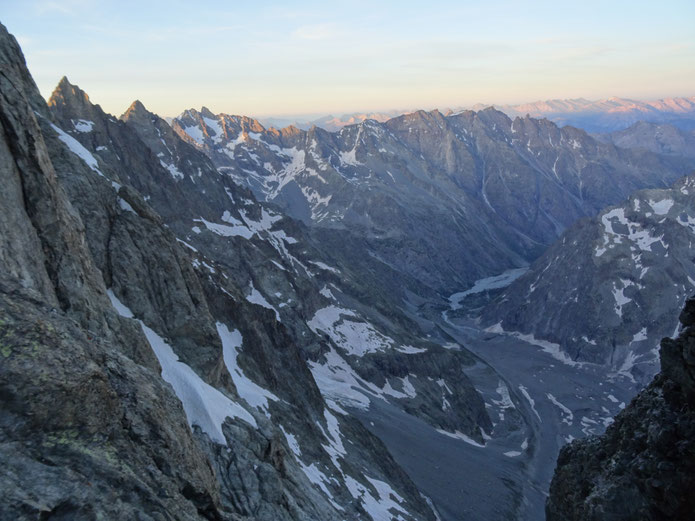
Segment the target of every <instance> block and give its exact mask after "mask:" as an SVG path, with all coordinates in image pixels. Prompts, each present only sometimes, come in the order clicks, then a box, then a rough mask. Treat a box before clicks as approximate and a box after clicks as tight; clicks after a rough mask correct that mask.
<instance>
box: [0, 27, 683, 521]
mask: <svg viewBox="0 0 695 521" xmlns="http://www.w3.org/2000/svg"><path fill="white" fill-rule="evenodd" d="M0 64H1V65H2V66H3V74H2V75H0V92H1V93H2V97H1V98H0V122H1V123H2V129H3V132H2V134H0V159H2V163H1V168H0V181H1V182H2V184H3V186H4V190H3V192H2V193H1V194H0V207H1V208H2V218H1V219H0V246H1V248H0V266H1V267H2V268H3V269H2V270H0V354H2V358H1V359H0V395H1V396H3V403H2V405H1V406H0V486H1V487H2V488H3V490H5V491H6V501H5V502H4V504H3V505H0V518H1V519H23V518H27V519H37V518H38V519H46V520H51V519H55V520H60V519H75V520H79V521H82V520H85V521H86V520H91V519H93V518H105V519H117V518H123V519H146V521H150V520H152V521H154V520H159V519H175V520H181V521H184V520H186V521H188V520H199V521H205V520H207V521H222V520H231V521H271V520H276V519H281V520H283V521H284V520H287V521H326V520H330V519H345V520H347V521H353V520H360V521H362V520H365V521H369V520H372V521H393V520H396V521H436V520H441V521H459V520H462V519H463V520H467V521H503V520H517V521H537V520H540V519H543V518H544V515H545V511H546V504H547V500H548V497H549V491H550V487H551V480H552V479H553V475H554V470H555V467H556V462H557V461H558V455H559V454H560V453H561V452H560V451H561V449H562V448H563V447H564V446H566V445H568V444H571V442H572V441H573V440H580V439H586V438H587V437H590V436H592V435H600V434H602V433H603V432H604V431H605V430H606V429H607V428H608V427H609V426H610V425H611V424H612V423H613V422H614V421H616V420H614V418H615V417H616V416H618V418H619V420H618V421H622V420H620V418H625V417H628V418H629V417H630V414H634V413H632V412H630V411H629V408H630V407H631V406H630V405H629V404H630V402H631V401H632V400H633V398H634V397H635V396H636V395H637V394H638V393H639V392H640V390H642V389H643V388H644V387H645V386H646V385H648V384H649V382H650V381H651V380H652V378H653V377H654V376H655V375H656V374H657V372H658V370H659V361H660V358H659V353H660V352H659V342H660V341H661V339H662V338H663V337H670V338H676V337H677V336H678V334H679V333H681V332H682V330H683V328H682V327H681V325H680V324H682V323H683V324H684V322H683V320H684V319H683V317H681V319H680V322H679V319H678V316H679V312H680V309H681V308H682V307H683V305H684V303H685V302H686V299H687V298H688V297H689V295H690V294H691V293H692V292H693V290H695V268H694V267H693V266H694V265H693V259H694V258H695V251H694V248H695V246H694V245H693V244H694V242H695V241H693V239H694V238H695V214H694V213H693V208H695V204H694V198H695V177H693V170H694V169H695V154H693V153H691V152H692V150H691V147H692V137H691V136H690V134H688V133H687V132H685V131H676V130H674V129H672V128H668V127H665V126H664V124H660V125H656V124H644V125H639V127H638V128H631V129H628V130H626V131H621V133H617V134H611V135H602V136H595V135H592V134H590V133H589V132H587V131H585V130H582V129H580V128H574V127H570V126H565V127H560V126H559V125H557V124H555V123H553V122H552V121H549V120H548V119H535V118H532V117H529V116H528V115H525V116H521V115H517V116H515V117H513V118H511V117H509V116H508V115H507V114H505V113H504V112H502V111H498V110H496V109H494V108H492V107H487V108H482V109H481V110H477V111H471V110H466V111H461V112H457V113H445V114H443V113H440V112H439V111H438V110H432V111H422V110H420V111H416V112H413V113H408V114H400V115H398V114H395V115H394V117H391V118H388V117H381V116H379V117H378V121H377V120H375V119H370V118H366V117H365V118H361V117H357V118H356V120H355V121H354V122H352V121H351V122H349V124H341V123H340V122H339V121H334V122H332V123H331V124H332V125H335V126H336V128H335V131H334V132H328V131H326V130H324V129H321V128H318V127H316V126H314V127H311V128H308V129H306V130H303V129H299V128H296V127H292V126H289V127H286V128H283V129H276V128H272V127H270V128H266V127H265V126H263V125H262V124H261V123H260V121H258V120H256V119H254V118H249V117H246V116H239V115H231V114H225V113H218V114H215V113H213V112H212V111H210V110H208V109H207V108H205V107H202V108H201V109H200V110H196V109H188V110H185V111H184V112H182V113H181V114H180V115H179V116H178V117H176V118H173V119H171V120H169V121H168V120H165V119H164V118H162V117H160V116H159V115H157V114H155V113H154V112H151V111H150V110H148V109H147V108H146V107H145V105H144V104H143V103H141V102H140V101H138V100H136V101H133V102H132V103H131V105H130V106H129V107H128V109H127V110H126V111H125V112H124V113H123V114H122V115H121V116H120V117H116V116H114V115H112V114H109V113H108V112H106V111H104V110H103V109H102V108H101V106H100V105H98V104H96V103H95V102H93V101H92V100H91V99H90V97H89V95H88V94H87V93H86V92H85V91H83V90H82V89H81V88H80V87H78V86H77V85H74V84H72V83H71V82H70V81H69V80H68V78H67V77H63V78H62V79H61V80H60V82H59V83H58V85H57V87H56V88H55V89H54V91H53V93H52V94H51V96H50V97H49V98H48V100H47V101H46V100H44V98H43V97H42V95H41V93H40V92H39V90H38V88H37V86H36V83H35V82H34V80H33V78H32V76H31V74H30V73H29V71H28V69H27V68H26V62H25V60H24V56H23V54H22V51H21V49H20V47H19V44H18V42H17V40H16V39H15V38H14V37H13V36H12V35H10V34H9V33H8V32H7V30H6V29H5V28H4V26H0ZM649 106H651V105H649ZM541 108H542V107H541ZM539 110H540V109H539ZM587 110H588V109H587ZM645 110H646V109H645ZM664 110H665V109H664ZM688 110H689V109H688ZM686 112H687V110H686ZM674 128H675V127H674ZM686 319H687V317H686ZM686 322H687V320H686ZM669 342H671V344H669ZM673 342H676V340H671V341H669V340H666V342H665V344H664V345H666V346H669V345H671V346H672V347H673V345H675V344H673ZM678 345H680V344H678ZM687 353H689V352H686V355H683V356H682V357H681V358H683V360H686V362H683V363H684V364H686V367H687V363H689V362H687V361H688V360H690V358H688V357H689V356H690V354H687ZM667 354H668V351H667ZM663 356H664V355H663V350H662V352H661V357H662V360H663ZM671 356H672V358H674V359H677V361H678V362H680V360H681V358H679V356H680V354H679V353H676V354H672V355H671ZM671 367H672V368H673V367H675V369H673V372H674V374H675V376H673V378H675V380H679V379H680V380H682V381H685V382H686V384H687V378H685V377H683V371H680V366H679V365H678V363H675V362H673V361H671ZM685 373H687V371H685ZM659 378H660V377H657V382H661V380H658V379H659ZM680 380H679V381H680ZM650 385H655V384H650ZM659 385H661V384H659ZM684 385H685V384H684ZM670 389H671V387H668V389H667V390H670ZM655 392H657V394H658V391H655ZM669 392H670V391H669ZM638 401H639V399H638ZM625 409H628V413H622V414H621V411H623V410H625ZM589 439H590V441H589V443H594V441H591V440H595V439H598V438H589ZM583 443H585V442H580V443H574V444H571V445H570V447H571V448H572V447H582V446H583V445H582V444H583ZM563 453H564V451H563ZM565 463H566V462H565ZM655 465H656V464H655ZM570 473H571V472H570ZM560 486H562V483H561V485H560ZM140 513H142V515H143V516H146V517H138V516H140Z"/></svg>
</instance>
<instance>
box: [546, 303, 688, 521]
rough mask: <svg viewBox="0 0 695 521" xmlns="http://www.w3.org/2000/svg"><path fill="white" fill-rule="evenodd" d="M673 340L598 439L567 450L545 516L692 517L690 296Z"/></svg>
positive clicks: (587, 520)
mask: <svg viewBox="0 0 695 521" xmlns="http://www.w3.org/2000/svg"><path fill="white" fill-rule="evenodd" d="M680 321H681V324H682V326H683V328H682V330H681V332H680V335H679V336H678V338H676V339H671V338H665V339H663V340H662V342H661V373H659V374H658V375H657V376H656V377H655V378H654V380H653V381H652V383H651V384H650V385H649V386H648V387H647V388H646V389H644V390H643V391H642V392H641V393H640V394H639V395H638V396H637V397H636V398H635V399H634V400H633V401H632V403H630V405H629V406H628V407H626V408H625V410H624V411H622V412H621V413H620V414H619V415H618V416H617V417H616V419H615V422H614V423H613V424H612V425H611V426H610V427H609V428H608V429H607V430H606V433H605V434H604V435H602V436H594V437H590V438H587V439H584V440H580V441H575V442H574V443H571V444H570V445H567V446H566V447H564V449H563V450H562V452H561V453H560V456H559V457H558V463H557V469H556V470H555V475H554V477H553V481H552V483H551V486H550V496H549V498H548V502H547V504H546V515H547V520H548V521H573V520H582V521H593V520H595V521H599V520H601V521H619V520H620V521H622V520H625V521H628V520H636V519H639V520H643V521H649V520H662V519H672V520H676V519H694V518H695V496H694V495H693V494H692V491H693V489H694V488H695V327H694V326H695V298H690V299H689V300H688V301H687V302H686V305H685V308H684V310H683V312H682V313H681V315H680Z"/></svg>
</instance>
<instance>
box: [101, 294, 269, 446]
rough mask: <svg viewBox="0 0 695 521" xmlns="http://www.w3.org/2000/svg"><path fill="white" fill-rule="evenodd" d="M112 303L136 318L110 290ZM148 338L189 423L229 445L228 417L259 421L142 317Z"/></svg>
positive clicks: (211, 437) (128, 315)
mask: <svg viewBox="0 0 695 521" xmlns="http://www.w3.org/2000/svg"><path fill="white" fill-rule="evenodd" d="M107 293H108V296H109V299H110V300H111V304H112V305H113V307H114V308H115V309H116V311H118V313H119V314H120V315H122V316H124V317H128V318H133V313H132V311H130V309H128V307H127V306H125V305H124V304H123V303H122V302H121V301H120V300H119V299H118V298H117V297H116V295H115V294H114V293H113V291H112V290H111V289H109V290H108V291H107ZM138 322H139V323H140V327H142V330H143V332H144V333H145V337H146V338H147V341H148V342H149V344H150V346H151V347H152V350H153V351H154V354H155V356H156V357H157V360H158V361H159V365H160V366H161V367H162V379H163V380H164V381H166V382H168V383H169V384H171V386H172V387H173V388H174V393H175V394H176V396H177V397H178V399H179V400H180V401H181V404H182V405H183V410H184V412H185V413H186V418H187V419H188V423H189V425H191V426H193V425H197V426H198V427H200V428H201V429H202V430H203V432H205V433H206V434H207V435H208V436H209V437H210V439H211V440H212V441H214V442H216V443H219V444H221V445H226V444H227V440H226V439H225V437H224V433H223V432H222V425H223V424H224V421H225V419H226V418H228V417H232V418H239V419H241V420H244V421H246V422H247V423H249V424H250V425H252V426H253V427H257V424H256V420H255V419H254V418H253V416H251V415H250V414H249V413H248V411H246V409H244V408H243V407H241V406H240V405H239V404H237V403H234V402H233V401H232V400H230V399H229V398H227V397H226V396H225V395H224V394H222V393H221V392H220V391H218V390H217V389H215V388H214V387H212V386H211V385H210V384H208V383H207V382H205V381H204V380H203V379H202V378H200V376H198V374H197V373H196V372H195V371H194V370H193V369H191V367H189V366H188V365H187V364H185V363H183V362H181V361H180V360H179V357H178V356H177V355H176V353H174V350H173V349H172V348H171V346H170V345H169V344H167V343H166V342H165V341H164V339H163V338H162V337H160V336H159V335H158V334H157V333H155V332H154V331H153V330H152V329H150V328H149V327H147V326H146V325H145V324H144V322H142V320H138Z"/></svg>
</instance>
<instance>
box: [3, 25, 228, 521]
mask: <svg viewBox="0 0 695 521" xmlns="http://www.w3.org/2000/svg"><path fill="white" fill-rule="evenodd" d="M0 62H2V64H3V75H2V79H0V81H1V82H2V83H1V84H0V91H1V92H2V98H1V100H2V102H1V103H0V121H1V122H2V131H3V132H2V135H1V136H0V151H2V154H3V158H2V165H3V166H2V175H3V179H2V181H3V186H4V189H3V191H2V193H3V196H5V194H7V195H8V196H11V197H9V198H8V199H7V200H5V201H3V212H2V216H3V219H2V223H3V224H2V226H3V229H2V234H1V235H2V238H3V248H2V252H3V255H2V264H3V269H2V271H1V275H0V278H1V281H0V299H1V303H0V339H1V340H0V343H1V344H2V347H1V348H0V351H1V353H2V358H1V359H0V395H2V397H3V398H2V406H1V407H0V426H1V428H0V443H1V445H0V447H1V448H0V460H1V462H2V470H1V471H0V472H1V474H0V480H2V489H3V495H4V500H3V502H2V506H1V507H0V517H2V518H3V519H21V518H31V517H35V518H47V517H51V516H55V517H56V518H58V517H61V516H62V518H66V519H67V518H70V519H93V518H94V517H99V516H103V517H119V518H123V519H134V518H136V516H138V515H139V514H138V513H139V512H143V511H147V512H148V513H149V514H150V517H149V518H150V519H157V518H158V517H161V516H164V515H169V516H171V517H172V518H175V519H204V518H207V519H219V518H220V516H221V514H220V511H219V493H218V489H217V486H216V482H215V477H214V473H213V471H212V468H211V467H210V465H209V463H208V462H207V460H206V459H205V457H204V455H203V453H202V451H201V450H200V448H199V447H198V445H197V444H196V442H195V441H194V439H193V436H192V432H191V431H190V429H189V428H188V426H187V425H186V421H185V416H184V415H183V410H182V409H181V405H180V403H179V402H178V401H177V400H176V399H175V397H174V396H173V395H172V394H171V392H170V391H169V389H168V386H167V385H166V384H165V383H164V382H163V381H162V380H161V379H158V378H153V375H154V374H155V373H154V372H153V369H155V370H157V369H158V368H159V367H158V364H157V361H156V359H155V358H154V356H153V355H152V352H151V349H150V348H149V346H148V345H147V341H146V340H145V338H144V336H143V334H142V332H141V331H140V329H139V328H138V327H137V326H135V325H134V324H133V323H131V322H130V321H127V320H123V319H122V318H121V317H119V316H118V315H117V314H116V313H115V312H114V310H113V308H112V307H111V304H110V302H109V300H108V298H107V296H106V288H105V286H104V283H103V281H102V279H101V274H100V273H99V271H98V270H97V269H96V268H95V266H94V263H93V260H92V257H91V254H90V252H89V250H88V248H87V244H86V241H85V236H84V226H83V224H82V221H81V219H80V217H79V214H78V213H77V212H76V211H75V209H74V208H73V207H72V206H71V204H70V203H69V202H68V199H67V197H66V195H65V192H64V191H63V188H62V187H61V186H60V184H59V183H58V180H57V178H56V174H55V170H54V168H53V164H52V162H51V159H50V153H49V149H48V148H47V145H46V143H45V141H44V139H43V135H42V133H41V131H40V128H39V124H38V122H37V118H38V119H40V118H42V117H45V116H42V115H40V114H41V113H39V115H38V116H37V115H36V114H35V112H34V111H35V110H36V111H37V112H39V111H41V112H43V114H46V111H45V105H42V102H41V98H40V96H39V95H38V91H37V89H36V86H35V85H34V83H33V81H32V80H31V78H30V77H29V75H28V73H27V72H26V69H25V67H24V60H23V58H22V55H21V52H20V51H19V47H18V46H17V43H16V41H15V40H14V38H13V37H11V36H10V35H9V34H8V33H7V32H6V31H5V29H4V27H2V28H1V30H0ZM42 108H43V110H42ZM5 189H6V190H5ZM18 230H20V231H21V232H22V233H23V234H26V235H24V237H23V238H22V237H17V236H16V232H17V231H18ZM20 266H21V269H20V268H19V267H20ZM131 357H132V358H131ZM135 360H137V362H138V363H136V361H135ZM174 462H175V464H174ZM105 490H110V491H111V493H110V494H109V493H104V491H105ZM192 498H195V499H192Z"/></svg>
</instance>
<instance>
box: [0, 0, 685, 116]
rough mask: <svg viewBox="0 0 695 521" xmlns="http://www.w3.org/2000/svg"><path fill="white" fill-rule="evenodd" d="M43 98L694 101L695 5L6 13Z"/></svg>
mask: <svg viewBox="0 0 695 521" xmlns="http://www.w3.org/2000/svg"><path fill="white" fill-rule="evenodd" d="M0 21H1V22H2V23H3V24H5V26H6V27H7V28H8V30H9V31H10V32H11V33H13V34H14V35H15V36H17V38H18V40H19V41H20V44H21V45H22V47H23V50H24V53H25V55H26V58H27V63H28V65H29V68H30V70H31V72H32V73H33V75H34V78H35V79H36V81H37V83H38V85H39V88H40V89H41V92H42V93H43V94H44V95H45V96H48V95H50V92H51V91H52V89H53V88H54V86H55V85H56V83H57V82H58V80H59V79H60V78H61V76H63V75H67V76H68V77H69V78H70V80H71V81H72V82H73V83H76V84H78V85H79V86H80V87H82V88H83V89H84V90H86V91H87V93H88V94H89V95H90V97H91V99H92V100H93V101H94V102H96V103H99V104H101V105H102V107H103V108H104V109H105V110H107V111H108V112H111V113H114V114H116V115H118V114H121V113H122V112H123V111H124V110H125V108H127V106H128V105H129V104H130V103H131V102H132V101H133V100H134V99H136V98H138V99H140V100H141V101H142V102H143V103H145V105H146V106H147V107H148V108H149V109H150V110H153V111H155V112H157V113H159V114H161V115H175V114H177V113H179V112H181V111H182V110H183V109H185V108H189V107H200V106H202V105H206V106H208V107H209V108H210V109H212V110H213V111H214V112H229V113H235V114H247V115H253V116H267V115H290V114H292V115H298V114H327V113H345V112H352V111H371V110H386V109H399V108H402V109H412V108H426V109H428V108H434V107H439V108H444V107H458V106H465V105H471V104H474V103H478V102H482V103H495V104H504V103H516V102H525V101H534V100H537V99H548V98H570V97H586V98H590V99H598V98H606V97H610V96H621V97H632V98H640V99H653V98H660V97H667V96H693V95H695V0H683V1H675V0H673V1H672V0H662V1H653V0H652V1H648V2H643V1H621V0H603V1H593V0H583V1H579V0H575V1H571V2H565V1H561V0H555V1H538V0H537V1H530V0H529V1H525V2H523V1H503V0H488V1H485V2H480V1H464V0H460V1H432V0H431V1H428V2H422V1H420V2H408V1H399V2H391V1H381V2H380V1H377V0H371V1H362V0H352V1H349V2H340V1H330V0H329V1H321V2H312V1H297V2H274V1H263V0H256V1H253V2H248V1H247V2H239V1H235V0H227V1H205V0H198V1H195V0H187V1H176V0H169V1H158V0H153V1H150V0H140V1H137V2H136V1H129V0H125V1H112V2H106V1H98V0H2V1H1V2H0Z"/></svg>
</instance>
